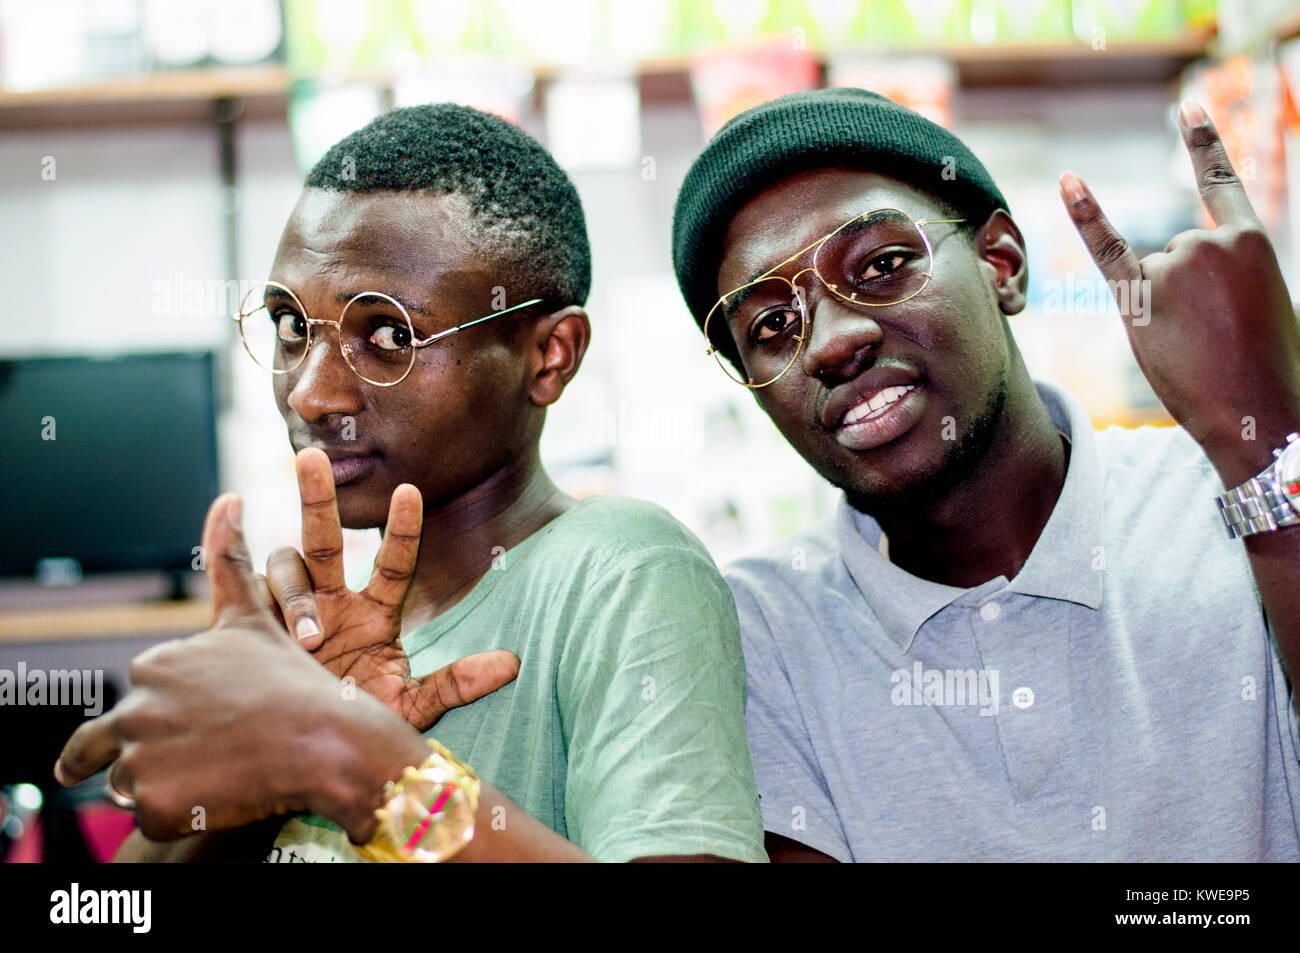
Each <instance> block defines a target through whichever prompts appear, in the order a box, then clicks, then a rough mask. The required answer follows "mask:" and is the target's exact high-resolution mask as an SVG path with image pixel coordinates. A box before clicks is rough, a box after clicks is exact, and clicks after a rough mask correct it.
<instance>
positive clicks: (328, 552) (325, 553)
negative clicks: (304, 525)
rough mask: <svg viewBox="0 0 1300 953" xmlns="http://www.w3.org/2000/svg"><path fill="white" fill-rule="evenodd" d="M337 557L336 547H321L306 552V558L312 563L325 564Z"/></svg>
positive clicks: (337, 549) (337, 550)
mask: <svg viewBox="0 0 1300 953" xmlns="http://www.w3.org/2000/svg"><path fill="white" fill-rule="evenodd" d="M338 555H339V548H338V547H337V546H321V547H318V548H316V549H309V550H307V558H308V559H310V560H311V561H312V562H314V563H326V562H330V561H331V560H333V559H335V558H336V557H337V556H338Z"/></svg>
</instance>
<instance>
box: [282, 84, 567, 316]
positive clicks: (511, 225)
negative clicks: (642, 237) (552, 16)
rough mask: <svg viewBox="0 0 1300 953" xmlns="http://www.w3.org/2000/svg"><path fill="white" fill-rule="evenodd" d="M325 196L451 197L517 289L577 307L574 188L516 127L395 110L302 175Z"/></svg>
mask: <svg viewBox="0 0 1300 953" xmlns="http://www.w3.org/2000/svg"><path fill="white" fill-rule="evenodd" d="M305 184H306V186H307V187H308V188H317V189H326V190H329V191H332V192H376V191H398V192H411V191H415V192H419V191H427V192H434V193H440V194H445V193H451V192H455V193H458V194H460V195H463V196H464V197H465V198H467V199H468V200H469V202H470V207H471V211H472V214H473V215H474V217H475V218H476V220H477V221H478V222H479V223H480V224H481V225H482V237H483V239H484V240H485V241H486V243H487V247H488V248H490V249H491V252H492V253H493V254H494V255H498V256H499V257H500V259H501V261H502V264H503V265H504V266H505V268H506V269H507V270H508V271H509V272H510V274H511V276H512V279H513V280H517V281H520V282H521V283H522V284H524V285H525V286H526V287H525V288H524V289H523V290H522V291H521V293H524V294H527V295H528V296H530V297H539V298H545V299H546V301H547V302H548V303H549V304H553V305H555V306H557V307H563V306H565V305H569V304H578V305H581V304H585V303H586V300H587V294H588V292H589V291H590V289H591V248H590V246H589V244H588V242H587V223H586V220H585V219H584V217H583V213H582V202H581V201H580V200H579V199H578V192H577V189H575V188H574V187H573V183H572V182H571V181H569V177H568V176H567V175H565V174H564V170H563V169H561V168H560V167H559V165H558V164H556V162H555V159H554V158H553V157H552V156H551V154H550V153H549V152H547V151H546V150H545V149H543V148H542V146H541V144H540V143H538V142H537V140H535V139H533V138H532V137H531V136H529V135H528V134H527V133H526V132H524V131H523V130H522V129H520V128H518V127H517V126H514V125H512V124H511V123H509V122H506V121H505V120H504V119H501V118H499V117H497V116H494V115H491V114H490V113H485V112H480V111H479V110H477V109H471V108H469V107H468V106H459V105H456V104H454V103H435V104H431V105H423V106H407V107H403V108H401V109H394V110H392V111H391V112H387V113H385V114H384V115H382V116H379V117H378V118H376V119H374V120H372V121H371V122H370V123H368V124H367V125H365V126H363V127H362V128H361V129H358V130H357V131H356V132H353V133H351V134H349V135H347V136H344V137H343V138H342V139H340V140H339V141H338V142H337V143H335V144H334V145H333V146H332V147H331V148H330V149H329V151H328V152H326V153H325V155H323V156H322V157H321V159H320V161H319V162H317V163H316V165H315V166H314V167H313V168H312V170H311V172H310V173H308V175H307V181H306V183H305Z"/></svg>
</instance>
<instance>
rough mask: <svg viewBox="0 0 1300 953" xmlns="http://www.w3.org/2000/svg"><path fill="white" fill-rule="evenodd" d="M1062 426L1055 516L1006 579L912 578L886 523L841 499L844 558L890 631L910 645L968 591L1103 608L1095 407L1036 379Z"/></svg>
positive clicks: (839, 529)
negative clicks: (890, 551)
mask: <svg viewBox="0 0 1300 953" xmlns="http://www.w3.org/2000/svg"><path fill="white" fill-rule="evenodd" d="M1035 386H1036V387H1037V389H1038V394H1039V396H1040V397H1041V398H1042V400H1043V404H1044V405H1045V406H1046V408H1047V412H1048V414H1049V415H1050V416H1051V418H1052V421H1053V422H1054V423H1055V424H1056V426H1057V428H1058V429H1059V430H1060V431H1061V432H1062V433H1064V434H1065V435H1066V437H1067V438H1068V439H1069V440H1070V463H1069V467H1068V468H1067V470H1066V474H1065V485H1064V486H1063V487H1062V488H1061V495H1060V497H1058V498H1057V501H1056V506H1055V507H1054V508H1053V509H1052V515H1051V516H1050V517H1049V518H1048V520H1047V525H1046V526H1045V527H1043V531H1042V533H1041V534H1040V535H1039V537H1038V542H1037V543H1035V545H1034V548H1033V550H1032V551H1031V552H1030V554H1029V558H1028V559H1027V560H1026V561H1025V564H1024V566H1022V567H1021V569H1020V572H1019V573H1017V574H1016V577H1015V578H1014V579H1012V580H1011V581H1010V582H1009V583H1007V582H1006V581H1005V580H1004V579H1003V578H1002V577H1000V576H999V577H998V578H997V579H993V580H989V581H988V582H986V583H984V584H982V585H980V586H977V587H975V588H974V589H961V588H958V587H955V586H945V585H942V584H940V583H936V582H930V581H929V580H926V579H921V578H919V577H917V576H913V575H911V574H910V573H908V572H905V571H904V570H902V569H900V568H898V567H897V566H895V565H894V564H893V563H891V562H890V561H889V560H887V559H886V558H885V557H883V556H882V555H881V554H880V552H879V550H878V548H877V547H878V546H879V543H880V536H881V529H880V525H879V524H878V523H877V522H876V521H875V520H874V519H872V518H871V517H870V516H867V515H866V514H865V513H860V512H858V511H857V510H855V509H853V507H851V506H850V505H849V503H848V500H847V499H846V498H844V497H843V496H841V497H840V502H839V506H838V509H837V512H836V530H837V533H838V535H839V541H840V550H841V553H842V555H843V559H844V564H845V566H846V567H847V568H848V570H849V574H850V575H851V576H852V577H853V581H854V582H855V583H856V584H857V586H858V589H859V590H861V592H862V595H863V597H864V598H865V599H866V600H867V603H868V605H870V607H871V609H872V611H873V612H874V613H875V614H876V617H877V618H878V619H879V620H880V623H881V625H882V626H883V627H884V629H885V632H886V633H888V635H889V637H890V638H891V639H893V640H894V641H895V642H897V643H898V645H899V647H900V648H902V649H903V651H905V652H906V651H907V650H908V649H909V648H910V646H911V644H912V640H913V639H914V638H915V637H916V633H917V631H918V630H919V629H920V628H921V626H922V625H924V624H925V622H926V620H927V619H929V618H930V617H931V616H933V615H935V614H936V613H937V612H939V611H940V610H942V609H944V608H945V607H947V606H949V605H951V604H952V603H953V602H955V601H957V599H959V598H961V597H963V596H966V595H975V596H977V597H980V596H982V593H983V590H985V589H988V590H989V592H990V593H992V592H993V591H996V590H997V589H1000V588H1003V586H1004V585H1005V588H1006V589H1007V590H1008V591H1011V592H1017V593H1021V594H1023V595H1027V596H1037V597H1041V598H1046V599H1059V600H1062V601H1066V602H1073V603H1077V604H1079V605H1083V606H1088V607H1089V608H1092V609H1096V608H1099V607H1100V606H1101V597H1102V572H1101V567H1103V566H1104V552H1103V551H1102V549H1101V502H1102V476H1101V460H1100V457H1099V456H1098V451H1097V438H1096V434H1095V433H1094V431H1093V429H1092V422H1091V421H1090V420H1089V419H1088V412H1087V411H1086V410H1085V409H1084V407H1083V405H1082V404H1081V403H1080V402H1079V400H1078V398H1077V397H1075V396H1074V395H1073V394H1071V393H1070V392H1069V391H1067V390H1066V389H1065V388H1063V387H1061V386H1059V385H1057V384H1052V383H1050V382H1046V381H1035Z"/></svg>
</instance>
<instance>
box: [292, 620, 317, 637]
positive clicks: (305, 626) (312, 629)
mask: <svg viewBox="0 0 1300 953" xmlns="http://www.w3.org/2000/svg"><path fill="white" fill-rule="evenodd" d="M293 632H294V635H296V636H298V639H299V641H301V640H303V639H310V638H311V637H312V636H313V635H320V626H318V625H317V624H316V620H315V619H313V618H312V617H311V616H303V617H302V618H301V619H299V620H298V624H297V625H296V626H294V627H293Z"/></svg>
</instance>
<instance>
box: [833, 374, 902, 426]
mask: <svg viewBox="0 0 1300 953" xmlns="http://www.w3.org/2000/svg"><path fill="white" fill-rule="evenodd" d="M915 387H916V385H915V384H908V385H907V386H906V387H886V388H885V389H884V390H878V391H876V392H875V393H874V394H872V395H871V398H870V399H869V400H864V401H862V403H860V404H858V405H857V406H855V407H853V408H852V409H851V410H850V411H849V412H848V413H847V414H845V415H844V420H843V421H841V423H840V425H841V426H843V427H847V426H848V425H849V424H855V423H857V422H858V421H859V420H863V419H865V418H867V417H874V416H876V415H877V414H878V413H879V412H881V411H883V410H884V409H885V407H887V406H888V405H890V404H892V403H894V401H896V400H898V399H899V398H901V397H902V396H903V395H904V394H906V393H907V392H908V391H910V390H913V389H915Z"/></svg>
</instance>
